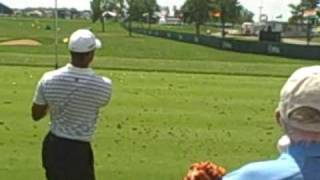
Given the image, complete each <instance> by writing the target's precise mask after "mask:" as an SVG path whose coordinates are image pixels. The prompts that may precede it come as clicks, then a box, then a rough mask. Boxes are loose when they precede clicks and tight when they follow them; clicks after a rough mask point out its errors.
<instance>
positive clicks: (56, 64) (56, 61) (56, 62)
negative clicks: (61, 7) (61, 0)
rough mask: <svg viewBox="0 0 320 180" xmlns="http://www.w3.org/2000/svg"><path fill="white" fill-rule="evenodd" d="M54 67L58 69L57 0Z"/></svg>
mask: <svg viewBox="0 0 320 180" xmlns="http://www.w3.org/2000/svg"><path fill="white" fill-rule="evenodd" d="M54 14H55V28H54V29H55V68H56V69H58V67H59V62H58V0H55V11H54Z"/></svg>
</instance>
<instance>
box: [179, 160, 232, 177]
mask: <svg viewBox="0 0 320 180" xmlns="http://www.w3.org/2000/svg"><path fill="white" fill-rule="evenodd" d="M225 174H226V170H225V168H223V167H220V166H218V165H216V164H214V163H212V162H208V161H206V162H199V163H194V164H192V165H191V167H190V169H189V171H188V173H187V175H186V176H185V177H184V179H183V180H221V179H222V177H223V176H224V175H225Z"/></svg>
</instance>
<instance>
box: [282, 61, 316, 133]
mask: <svg viewBox="0 0 320 180" xmlns="http://www.w3.org/2000/svg"><path fill="white" fill-rule="evenodd" d="M278 109H279V111H280V114H281V119H282V120H283V121H284V123H286V124H288V125H290V126H292V127H294V128H297V129H301V130H305V131H310V132H320V116H318V115H315V114H314V113H313V114H312V115H310V113H309V112H311V111H310V109H312V110H316V111H319V112H320V66H310V67H304V68H301V69H298V70H297V71H295V72H294V73H293V74H292V75H291V76H290V78H289V79H288V80H287V82H286V83H285V85H284V86H283V88H282V90H281V92H280V102H279V106H278ZM297 109H300V110H301V109H302V110H301V111H302V112H300V114H295V113H293V112H294V111H295V110H297ZM303 109H305V112H303ZM308 109H309V110H308ZM308 113H309V114H308ZM293 114H294V115H293Z"/></svg>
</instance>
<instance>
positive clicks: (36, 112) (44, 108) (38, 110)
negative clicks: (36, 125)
mask: <svg viewBox="0 0 320 180" xmlns="http://www.w3.org/2000/svg"><path fill="white" fill-rule="evenodd" d="M31 111H32V119H33V120H34V121H39V120H40V119H42V118H44V117H45V116H46V115H47V112H48V105H39V104H36V103H33V105H32V110H31Z"/></svg>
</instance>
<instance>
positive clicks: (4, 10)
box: [0, 3, 13, 15]
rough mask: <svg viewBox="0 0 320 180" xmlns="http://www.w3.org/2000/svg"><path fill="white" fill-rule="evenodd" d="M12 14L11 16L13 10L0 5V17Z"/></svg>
mask: <svg viewBox="0 0 320 180" xmlns="http://www.w3.org/2000/svg"><path fill="white" fill-rule="evenodd" d="M12 14H13V10H12V9H11V8H9V7H8V6H6V5H4V4H2V3H0V15H12Z"/></svg>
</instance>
